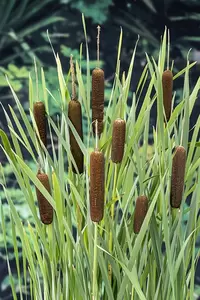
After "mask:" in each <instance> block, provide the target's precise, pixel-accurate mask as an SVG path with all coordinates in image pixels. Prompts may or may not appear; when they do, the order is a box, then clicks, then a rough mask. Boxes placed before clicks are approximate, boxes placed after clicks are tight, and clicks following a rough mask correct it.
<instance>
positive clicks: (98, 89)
mask: <svg viewBox="0 0 200 300" xmlns="http://www.w3.org/2000/svg"><path fill="white" fill-rule="evenodd" d="M103 115H104V71H103V70H102V69H99V68H96V69H94V70H93V72H92V124H93V133H94V134H95V121H96V120H97V121H98V135H99V136H100V134H101V133H102V132H103Z"/></svg>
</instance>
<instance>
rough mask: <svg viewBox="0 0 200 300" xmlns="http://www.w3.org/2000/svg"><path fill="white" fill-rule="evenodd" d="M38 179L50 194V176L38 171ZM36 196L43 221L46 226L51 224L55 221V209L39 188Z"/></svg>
mask: <svg viewBox="0 0 200 300" xmlns="http://www.w3.org/2000/svg"><path fill="white" fill-rule="evenodd" d="M37 178H38V179H39V181H40V182H41V183H42V184H43V186H44V187H45V189H46V190H47V191H48V192H49V193H50V184H49V178H48V175H47V174H45V173H41V172H40V171H38V174H37ZM36 194H37V200H38V205H39V211H40V218H41V221H42V223H44V224H46V225H48V224H51V223H52V221H53V208H52V206H51V204H50V203H49V202H48V200H47V199H46V198H45V196H44V195H43V194H42V193H41V192H40V190H39V189H38V188H36Z"/></svg>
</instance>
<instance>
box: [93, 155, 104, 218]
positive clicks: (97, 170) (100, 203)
mask: <svg viewBox="0 0 200 300" xmlns="http://www.w3.org/2000/svg"><path fill="white" fill-rule="evenodd" d="M104 163H105V162H104V155H103V153H102V152H100V151H98V150H95V151H93V152H92V153H91V155H90V216H91V220H92V221H93V222H99V221H101V220H102V219H103V213H104V189H105V187H104Z"/></svg>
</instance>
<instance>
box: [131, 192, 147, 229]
mask: <svg viewBox="0 0 200 300" xmlns="http://www.w3.org/2000/svg"><path fill="white" fill-rule="evenodd" d="M147 211H148V198H147V197H146V196H139V197H138V198H137V200H136V205H135V213H134V225H133V227H134V233H136V234H137V233H139V232H140V228H141V227H142V224H143V221H144V219H145V216H146V214H147Z"/></svg>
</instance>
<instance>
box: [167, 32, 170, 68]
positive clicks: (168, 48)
mask: <svg viewBox="0 0 200 300" xmlns="http://www.w3.org/2000/svg"><path fill="white" fill-rule="evenodd" d="M167 33H168V43H167V70H169V53H170V32H169V29H168V31H167Z"/></svg>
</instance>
